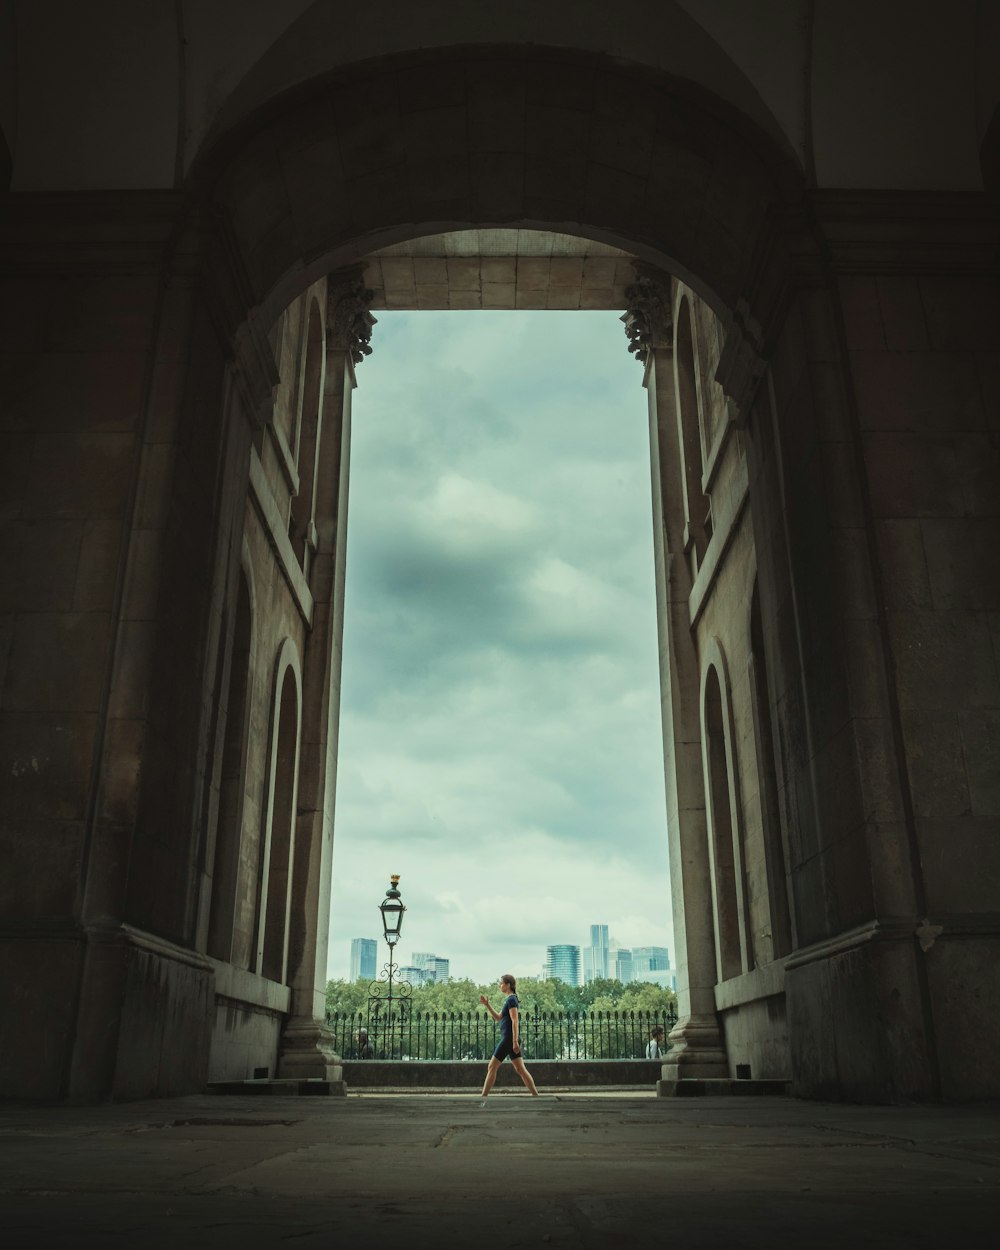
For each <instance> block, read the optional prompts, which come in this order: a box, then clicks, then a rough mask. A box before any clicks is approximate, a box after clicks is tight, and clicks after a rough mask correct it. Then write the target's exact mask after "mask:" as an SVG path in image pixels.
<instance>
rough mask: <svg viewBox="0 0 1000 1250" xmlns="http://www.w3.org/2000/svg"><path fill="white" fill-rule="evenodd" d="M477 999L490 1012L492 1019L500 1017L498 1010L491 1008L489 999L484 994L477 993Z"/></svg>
mask: <svg viewBox="0 0 1000 1250" xmlns="http://www.w3.org/2000/svg"><path fill="white" fill-rule="evenodd" d="M479 1001H480V1002H481V1003H482V1004H483V1006H484V1007H485V1008H486V1010H487V1011H488V1012H489V1013H490V1015H491V1016H492V1017H493V1019H494V1020H499V1019H500V1012H499V1011H494V1010H493V1008H492V1007H491V1006H490V1000H489V999H488V998H487V997H486V995H485V994H480V995H479Z"/></svg>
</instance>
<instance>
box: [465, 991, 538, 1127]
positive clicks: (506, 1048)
mask: <svg viewBox="0 0 1000 1250" xmlns="http://www.w3.org/2000/svg"><path fill="white" fill-rule="evenodd" d="M500 993H501V994H503V995H505V997H504V1001H503V1006H502V1007H501V1008H500V1010H499V1011H494V1009H493V1008H492V1007H491V1006H490V1000H489V999H488V998H487V997H486V995H485V994H480V995H479V1001H480V1002H481V1003H482V1004H483V1006H484V1007H485V1008H486V1010H487V1011H488V1012H489V1013H490V1015H491V1016H492V1017H493V1019H494V1020H499V1021H500V1041H499V1043H498V1045H497V1048H496V1050H495V1051H494V1052H493V1058H492V1059H491V1060H490V1066H489V1067H488V1068H487V1069H486V1080H485V1081H484V1082H483V1092H482V1102H481V1103H480V1104H479V1105H480V1106H481V1107H485V1106H486V1099H487V1098H488V1097H489V1092H490V1090H491V1089H492V1088H493V1082H494V1081H495V1080H496V1079H497V1073H498V1072H499V1071H500V1065H501V1064H502V1063H503V1061H504V1060H505V1059H506V1058H507V1057H508V1056H509V1057H510V1061H511V1063H512V1064H513V1065H514V1071H515V1072H516V1073H517V1075H518V1076H519V1077H520V1078H521V1080H522V1081H523V1082H524V1083H525V1085H526V1086H527V1087H528V1089H529V1090H530V1092H531V1094H532V1097H534V1098H537V1097H538V1090H537V1089H536V1088H535V1082H534V1081H533V1080H532V1079H531V1073H530V1072H529V1071H528V1069H527V1068H526V1067H525V1066H524V1060H523V1059H522V1058H521V1043H520V1041H519V1040H518V1035H517V1034H518V1014H517V1009H518V1005H519V1004H518V1001H517V981H515V979H514V978H513V977H512V976H511V974H510V973H509V972H505V973H504V974H503V976H502V977H501V978H500Z"/></svg>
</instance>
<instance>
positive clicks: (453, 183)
mask: <svg viewBox="0 0 1000 1250" xmlns="http://www.w3.org/2000/svg"><path fill="white" fill-rule="evenodd" d="M407 168H409V171H410V194H411V196H412V199H414V201H415V202H416V201H421V202H422V201H434V202H436V201H440V200H452V199H467V196H469V158H467V156H466V155H465V154H461V155H459V156H452V155H446V156H441V155H434V154H429V155H426V156H421V158H420V159H419V160H412V159H411V160H410V161H409V164H407Z"/></svg>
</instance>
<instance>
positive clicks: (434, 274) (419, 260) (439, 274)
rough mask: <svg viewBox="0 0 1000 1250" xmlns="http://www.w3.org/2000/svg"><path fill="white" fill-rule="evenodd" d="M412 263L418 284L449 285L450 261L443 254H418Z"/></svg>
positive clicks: (415, 280)
mask: <svg viewBox="0 0 1000 1250" xmlns="http://www.w3.org/2000/svg"><path fill="white" fill-rule="evenodd" d="M412 263H413V280H414V282H415V283H416V284H417V286H447V284H448V262H447V261H446V260H445V258H444V257H443V256H416V257H414V259H413V262H412Z"/></svg>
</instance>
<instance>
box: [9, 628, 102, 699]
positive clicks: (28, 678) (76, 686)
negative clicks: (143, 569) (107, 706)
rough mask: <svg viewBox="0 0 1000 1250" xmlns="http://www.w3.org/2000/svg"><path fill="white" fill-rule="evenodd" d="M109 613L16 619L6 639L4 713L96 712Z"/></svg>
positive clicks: (100, 687)
mask: <svg viewBox="0 0 1000 1250" xmlns="http://www.w3.org/2000/svg"><path fill="white" fill-rule="evenodd" d="M109 628H110V615H109V614H106V613H103V612H64V613H60V614H53V613H40V612H36V613H31V614H27V615H24V616H19V617H18V618H17V621H16V623H15V626H14V636H13V639H12V640H11V649H10V660H9V663H8V671H7V680H6V682H5V683H4V688H3V695H2V706H3V709H4V711H10V712H13V711H17V712H96V711H97V710H98V709H99V707H100V702H101V692H102V690H103V686H104V677H105V672H106V669H107V660H108V657H107V649H108V631H109Z"/></svg>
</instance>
